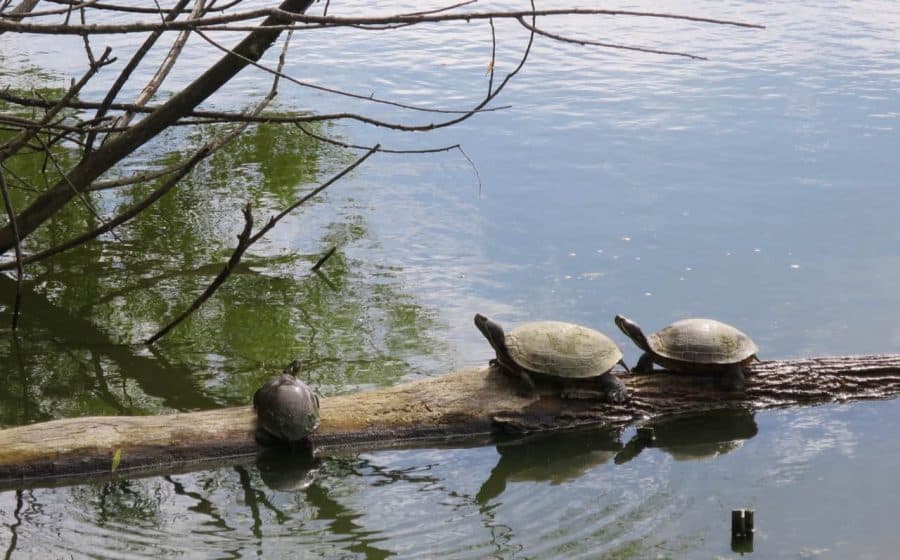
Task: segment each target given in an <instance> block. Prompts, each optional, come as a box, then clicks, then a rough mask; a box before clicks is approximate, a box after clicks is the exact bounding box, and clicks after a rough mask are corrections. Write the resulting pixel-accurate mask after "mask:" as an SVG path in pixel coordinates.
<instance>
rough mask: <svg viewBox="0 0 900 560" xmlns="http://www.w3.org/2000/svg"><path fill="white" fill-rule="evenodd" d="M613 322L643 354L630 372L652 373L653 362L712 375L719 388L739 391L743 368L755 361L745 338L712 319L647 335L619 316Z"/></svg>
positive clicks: (752, 347)
mask: <svg viewBox="0 0 900 560" xmlns="http://www.w3.org/2000/svg"><path fill="white" fill-rule="evenodd" d="M615 322H616V325H617V326H618V327H619V329H621V330H622V332H623V333H625V335H626V336H628V338H630V339H631V340H633V341H634V343H635V344H636V345H637V346H638V348H640V349H641V350H643V351H644V354H643V355H642V356H641V358H640V359H639V360H638V363H637V365H636V366H635V367H634V369H633V370H632V371H633V372H634V373H650V372H652V371H653V364H654V362H655V363H657V364H659V365H660V366H662V367H664V368H666V369H668V370H671V371H676V372H680V373H689V374H704V375H714V376H717V381H718V382H719V383H720V384H721V386H722V387H723V388H725V389H729V390H741V389H743V388H744V366H746V365H747V364H749V363H750V362H752V361H753V360H756V359H758V358H757V357H756V353H757V352H758V351H759V349H758V348H757V347H756V344H755V343H754V342H753V340H751V338H750V337H749V336H747V335H746V334H744V333H743V332H741V331H739V330H738V329H736V328H734V327H732V326H731V325H727V324H725V323H722V322H720V321H716V320H715V319H683V320H681V321H676V322H674V323H672V324H671V325H669V326H668V327H665V328H664V329H662V330H661V331H659V332H656V333H653V334H651V335H649V336H647V335H644V332H643V331H642V330H641V327H639V326H638V324H637V323H635V322H634V321H632V320H630V319H628V318H626V317H623V316H622V315H616V318H615Z"/></svg>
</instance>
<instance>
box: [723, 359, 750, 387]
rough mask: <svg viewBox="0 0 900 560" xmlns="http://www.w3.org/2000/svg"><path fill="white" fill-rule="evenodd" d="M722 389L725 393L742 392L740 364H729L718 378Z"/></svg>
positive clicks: (742, 375) (742, 369)
mask: <svg viewBox="0 0 900 560" xmlns="http://www.w3.org/2000/svg"><path fill="white" fill-rule="evenodd" d="M719 380H720V383H721V386H722V389H724V390H726V391H743V390H744V368H743V367H742V366H741V364H729V365H728V366H727V367H726V368H725V371H724V372H722V376H721V377H720V378H719Z"/></svg>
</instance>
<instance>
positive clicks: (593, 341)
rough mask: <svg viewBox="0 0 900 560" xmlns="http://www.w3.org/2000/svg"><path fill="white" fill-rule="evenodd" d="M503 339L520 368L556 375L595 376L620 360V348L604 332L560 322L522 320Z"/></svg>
mask: <svg viewBox="0 0 900 560" xmlns="http://www.w3.org/2000/svg"><path fill="white" fill-rule="evenodd" d="M505 342H506V348H507V350H508V351H509V357H510V358H512V359H513V361H514V362H515V363H516V364H518V365H519V366H520V367H522V368H524V369H527V370H528V371H532V372H536V373H542V374H544V375H552V376H556V377H564V378H585V377H598V376H600V375H603V374H604V373H606V372H608V371H609V370H611V369H612V368H613V366H614V365H616V364H617V363H618V362H619V360H621V359H622V351H621V350H620V349H619V347H618V346H617V345H616V343H615V342H613V340H612V339H611V338H609V337H608V336H606V335H605V334H603V333H601V332H599V331H595V330H594V329H589V328H587V327H582V326H580V325H575V324H572V323H564V322H562V321H536V322H533V323H525V324H524V325H520V326H518V327H516V328H515V329H513V330H512V331H511V332H509V333H508V334H507V335H506V339H505Z"/></svg>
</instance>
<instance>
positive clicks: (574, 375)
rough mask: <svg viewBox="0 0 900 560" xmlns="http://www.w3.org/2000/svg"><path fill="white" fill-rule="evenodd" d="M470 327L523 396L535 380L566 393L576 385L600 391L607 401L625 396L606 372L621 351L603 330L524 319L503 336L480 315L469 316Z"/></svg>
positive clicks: (619, 384) (619, 383) (616, 380)
mask: <svg viewBox="0 0 900 560" xmlns="http://www.w3.org/2000/svg"><path fill="white" fill-rule="evenodd" d="M475 326H476V327H478V330H479V331H481V334H483V335H484V337H485V338H486V339H488V342H490V343H491V346H492V347H493V348H494V351H495V352H496V353H497V358H496V360H492V361H491V365H497V366H499V367H500V368H501V369H502V370H503V371H504V372H505V373H507V374H509V375H513V376H516V377H518V378H519V379H520V380H521V381H522V383H523V384H524V385H525V387H526V388H527V392H528V394H530V395H532V394H534V392H535V381H536V380H537V381H540V382H543V383H548V384H552V385H556V386H561V388H562V389H563V391H562V392H561V395H562V396H563V397H565V396H572V394H573V393H574V392H573V391H569V389H575V388H576V387H582V388H586V389H593V390H598V389H599V390H601V391H603V392H604V393H606V397H607V398H608V399H609V400H610V401H612V402H617V403H618V402H622V401H624V400H625V399H626V398H627V397H628V392H627V390H626V388H625V384H624V383H622V381H621V380H620V379H619V378H618V377H616V376H615V374H613V373H612V371H611V370H612V368H613V366H615V365H616V364H622V366H623V367H624V368H625V371H628V366H626V365H625V362H624V361H622V351H621V350H619V347H618V346H616V343H615V342H613V341H612V339H610V338H609V337H608V336H606V335H605V334H603V333H601V332H598V331H595V330H593V329H589V328H587V327H582V326H580V325H573V324H572V323H563V322H560V321H538V322H534V323H526V324H524V325H521V326H519V327H517V328H515V329H514V330H513V331H512V332H510V333H509V334H507V333H504V332H503V327H501V326H500V325H498V324H497V323H495V322H493V321H491V320H490V319H488V318H487V317H485V316H484V315H481V314H478V315H475Z"/></svg>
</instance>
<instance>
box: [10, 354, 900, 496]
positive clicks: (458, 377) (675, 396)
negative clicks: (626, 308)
mask: <svg viewBox="0 0 900 560" xmlns="http://www.w3.org/2000/svg"><path fill="white" fill-rule="evenodd" d="M748 369H749V375H748V378H747V385H746V390H745V391H743V392H723V391H721V390H719V389H717V388H716V386H715V385H714V383H712V382H711V381H708V380H705V379H704V378H701V377H695V376H684V375H678V374H672V373H668V372H658V373H653V374H644V375H622V379H623V381H625V383H626V385H627V386H628V389H629V391H630V392H631V395H632V398H631V399H630V400H629V401H628V402H626V403H624V404H610V403H605V402H603V401H601V400H599V399H597V398H578V399H560V398H558V397H557V396H555V395H553V394H550V393H543V394H540V395H537V396H534V397H523V396H521V395H520V394H519V393H518V392H517V385H516V384H514V382H513V381H512V380H510V379H509V378H508V377H507V376H505V375H503V374H502V373H500V372H499V371H498V370H496V369H491V368H487V367H484V368H471V369H466V370H461V371H457V372H454V373H449V374H446V375H442V376H439V377H434V378H427V379H422V380H419V381H414V382H410V383H404V384H401V385H397V386H395V387H390V388H386V389H380V390H375V391H370V392H364V393H358V394H350V395H340V396H334V397H329V398H325V399H322V407H321V413H322V425H321V427H320V428H319V430H318V432H317V433H316V434H315V435H314V436H313V438H312V439H313V444H314V445H315V447H316V449H317V450H319V452H320V453H327V452H329V451H336V450H340V449H346V448H350V449H354V450H360V451H362V450H374V449H380V448H385V447H395V446H415V445H426V444H433V443H434V442H435V440H447V439H452V438H473V439H478V438H481V439H482V441H483V440H484V437H485V436H486V435H489V434H494V433H496V432H498V431H504V430H512V431H521V432H534V431H542V430H551V429H561V428H570V427H575V426H583V425H588V424H595V425H601V426H607V427H613V428H616V427H624V426H626V425H628V424H630V423H633V422H635V421H644V420H646V419H650V418H654V417H658V416H660V415H665V414H672V413H681V412H702V411H705V410H716V409H723V408H743V409H745V410H748V411H754V410H760V409H765V408H772V407H786V406H798V405H815V404H823V403H833V402H845V401H856V400H866V399H886V398H893V397H896V396H897V395H900V355H880V356H856V357H834V358H809V359H801V360H785V361H769V362H757V363H754V364H753V365H752V366H750V367H749V368H748ZM584 396H587V397H591V395H584ZM593 396H594V397H596V395H593ZM255 427H256V416H255V413H254V411H253V409H252V408H251V407H249V406H243V407H234V408H225V409H219V410H208V411H202V412H187V413H178V414H170V415H163V416H103V417H89V418H72V419H66V420H55V421H51V422H44V423H39V424H32V425H29V426H20V427H16V428H10V429H6V430H0V485H2V486H7V487H8V486H16V485H32V484H34V483H35V482H37V481H45V482H46V481H52V480H54V479H59V478H61V477H73V476H78V477H91V476H110V475H111V474H112V475H113V476H122V475H131V474H135V473H137V472H143V471H148V470H152V471H159V470H163V469H172V470H184V469H185V468H190V466H191V465H192V464H195V463H196V462H198V461H209V460H223V459H235V458H239V457H244V458H246V457H247V456H253V455H254V454H256V453H257V452H258V451H259V447H258V445H257V444H256V442H255V440H254V438H253V432H254V430H255Z"/></svg>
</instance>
